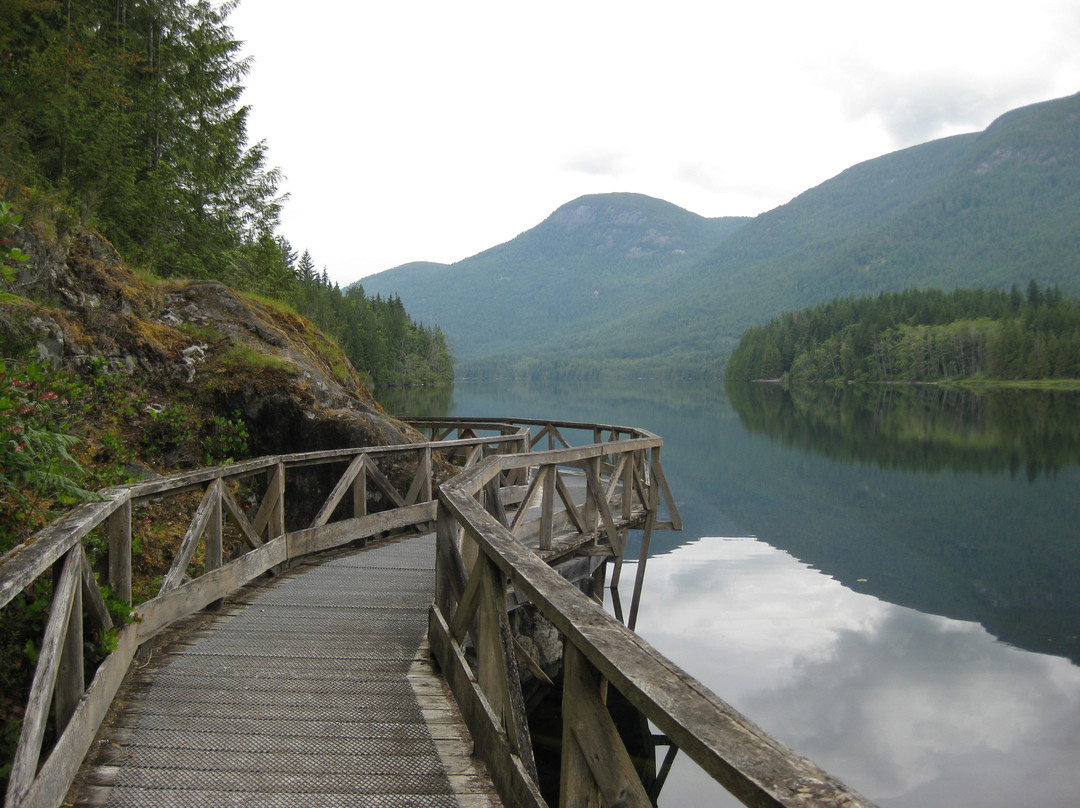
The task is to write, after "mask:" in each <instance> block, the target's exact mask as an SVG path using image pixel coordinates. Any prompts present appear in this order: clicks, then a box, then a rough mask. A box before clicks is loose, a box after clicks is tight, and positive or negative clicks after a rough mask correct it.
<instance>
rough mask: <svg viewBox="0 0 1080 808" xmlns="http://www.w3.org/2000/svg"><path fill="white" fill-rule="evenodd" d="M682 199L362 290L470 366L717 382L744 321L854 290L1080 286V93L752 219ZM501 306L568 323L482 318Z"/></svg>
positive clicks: (644, 204) (624, 202) (600, 213)
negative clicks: (519, 326)
mask: <svg viewBox="0 0 1080 808" xmlns="http://www.w3.org/2000/svg"><path fill="white" fill-rule="evenodd" d="M792 137H794V138H797V137H798V135H797V134H793V135H792ZM672 207H673V206H670V205H666V204H665V203H661V202H659V200H649V199H647V198H643V197H640V196H635V195H629V194H608V195H603V196H596V197H585V198H582V199H580V200H576V201H575V202H573V203H569V204H568V205H565V206H563V208H560V210H559V211H556V212H555V213H554V214H552V216H551V217H549V218H548V219H547V220H545V221H544V222H543V223H541V224H539V225H537V226H536V227H535V228H533V229H532V230H529V231H527V232H525V233H523V234H521V235H520V236H518V237H517V238H515V239H513V240H512V241H510V242H507V243H506V244H504V245H501V246H500V247H498V248H493V249H491V250H487V251H485V252H483V253H480V254H479V255H476V256H473V257H471V258H466V259H464V260H462V261H459V262H457V263H455V264H452V265H449V266H446V265H437V264H411V265H405V266H404V267H400V268H398V269H392V270H388V271H387V272H385V273H381V274H380V275H377V276H373V277H371V278H366V279H365V287H366V288H367V289H369V290H377V291H380V292H382V293H383V294H389V293H395V294H399V295H400V296H401V299H402V301H403V302H404V304H405V307H406V308H407V309H408V310H409V311H410V312H413V313H414V314H415V315H417V316H419V317H421V318H422V319H423V320H424V321H425V322H427V323H438V324H439V325H440V326H441V327H442V328H443V329H444V330H445V331H446V333H447V336H448V338H449V339H451V340H452V341H453V342H454V343H455V345H457V346H460V354H459V358H460V360H461V373H462V374H464V375H482V374H491V375H507V374H511V375H516V376H521V375H529V376H534V377H542V376H548V377H553V376H585V377H588V376H592V375H599V374H607V375H613V376H614V375H620V376H632V377H637V376H675V377H682V378H701V377H703V376H705V377H717V376H720V375H721V372H722V369H723V367H724V364H725V362H726V361H727V358H728V356H729V355H730V353H731V351H732V350H733V349H734V347H735V345H736V344H737V343H738V340H739V337H740V335H741V334H742V332H743V331H744V330H745V329H746V328H748V327H749V326H752V325H758V324H761V323H764V322H767V321H768V320H769V319H770V318H772V317H776V316H777V315H779V314H780V313H781V312H784V311H795V310H797V309H801V308H804V307H806V306H811V305H817V304H820V303H824V302H826V301H828V300H832V299H834V298H841V297H846V296H848V295H852V294H855V295H860V296H861V295H873V294H877V293H879V292H885V291H901V290H904V289H931V288H933V289H942V290H946V291H947V290H951V289H964V288H993V289H1000V290H1004V291H1005V292H1008V290H1009V288H1010V286H1011V285H1012V284H1016V285H1017V286H1019V287H1020V289H1021V290H1023V289H1025V288H1026V285H1027V283H1028V281H1029V280H1030V279H1033V278H1034V279H1035V280H1036V281H1037V282H1038V283H1039V284H1040V286H1042V287H1044V288H1045V287H1053V286H1056V287H1057V288H1059V289H1060V290H1061V292H1062V293H1063V294H1065V295H1073V296H1076V295H1080V228H1077V226H1076V222H1077V211H1078V210H1080V95H1072V96H1069V97H1066V98H1060V99H1056V100H1052V101H1046V102H1043V103H1040V104H1033V105H1031V106H1027V107H1023V108H1021V109H1016V110H1013V111H1011V112H1008V113H1006V114H1005V115H1002V116H1001V117H1000V118H998V119H997V120H996V121H994V122H993V123H992V124H991V125H990V126H988V127H987V128H986V129H985V130H984V131H982V132H974V133H971V134H965V135H957V136H954V137H949V138H943V139H940V140H934V141H931V142H929V143H924V144H921V145H918V146H914V147H911V148H908V149H903V150H901V151H897V152H893V153H891V154H886V155H883V156H881V157H877V158H875V159H872V160H868V161H866V162H863V163H859V164H857V165H854V166H852V167H851V168H849V169H847V170H845V171H843V172H841V173H840V174H838V175H837V176H835V177H833V178H832V179H830V180H828V181H826V182H824V183H822V184H821V185H819V186H817V187H815V188H811V189H809V190H807V191H805V192H804V193H802V194H800V195H799V196H797V197H796V198H794V199H792V200H791V201H790V202H789V203H787V204H785V205H781V206H780V207H778V208H775V209H773V210H770V211H767V212H765V213H762V214H761V215H759V216H756V217H754V218H753V219H745V218H730V219H706V220H702V219H701V217H698V216H696V215H695V214H692V213H690V212H688V211H679V210H677V209H676V210H672ZM590 211H593V212H595V214H596V215H595V216H589V215H586V214H588V213H589V212H590ZM570 226H573V228H574V229H573V230H572V231H571V230H569V227H570ZM609 236H610V237H611V238H610V239H609V238H608V237H609ZM608 245H611V246H613V247H615V248H616V249H609V248H608ZM635 248H636V249H635ZM436 290H437V291H436ZM508 301H513V303H512V304H510V303H508ZM519 301H520V302H519ZM459 302H460V303H461V308H460V310H459V308H458V306H457V304H458V303H459ZM507 310H513V311H515V317H518V316H519V314H520V316H521V318H522V322H524V323H528V324H529V325H530V326H531V325H532V324H533V323H535V322H536V321H538V320H540V319H541V317H542V316H549V317H551V318H558V319H557V321H556V320H554V319H552V320H551V321H543V323H542V325H541V326H540V327H539V328H535V327H531V328H528V329H527V332H526V333H525V334H513V335H507V334H506V333H505V330H503V329H498V328H495V329H492V328H489V327H487V326H482V327H481V328H477V324H478V323H480V324H486V323H499V322H501V320H502V318H503V317H504V316H505V312H506V311H507ZM460 312H467V316H466V315H465V314H462V313H460ZM466 331H467V332H468V333H466Z"/></svg>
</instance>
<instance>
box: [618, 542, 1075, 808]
mask: <svg viewBox="0 0 1080 808" xmlns="http://www.w3.org/2000/svg"><path fill="white" fill-rule="evenodd" d="M628 577H629V578H630V580H632V576H628ZM623 580H624V581H626V580H627V577H624V579H623ZM623 596H624V598H625V597H629V591H628V590H624V592H623ZM644 602H645V603H646V604H647V605H649V608H645V609H643V611H642V614H641V617H640V619H639V623H638V630H639V632H640V633H641V634H642V635H643V636H645V637H647V638H648V639H649V641H650V642H651V643H652V644H653V645H654V646H656V647H657V648H658V649H659V650H660V651H662V652H663V653H665V654H666V655H668V656H669V657H671V658H672V659H673V660H674V661H676V662H678V663H680V664H681V665H683V666H684V667H687V668H688V669H689V670H691V671H692V672H693V673H694V675H695V676H697V677H698V678H700V679H701V680H703V681H705V682H707V683H710V684H711V685H712V686H713V687H717V686H718V685H719V686H720V687H721V688H722V689H721V690H720V692H721V693H722V695H723V697H724V698H725V700H727V701H729V702H730V703H731V704H732V705H733V706H735V707H736V708H737V709H739V710H740V711H742V712H744V713H746V714H747V715H749V716H751V717H752V719H753V720H754V721H755V722H757V723H758V724H760V725H761V726H762V727H764V728H765V729H766V730H768V731H769V732H771V733H773V734H774V735H776V737H778V738H779V739H780V740H782V741H784V742H785V743H787V744H789V745H791V746H792V747H794V748H796V749H798V751H799V752H800V753H801V754H804V755H806V756H808V757H810V758H811V759H812V760H814V761H815V762H816V763H818V764H819V765H821V766H823V767H824V768H825V769H826V770H828V771H830V772H831V773H833V774H835V775H837V776H838V777H840V778H841V779H843V780H845V781H846V782H848V783H849V784H850V785H852V786H853V787H855V788H856V789H858V790H860V791H862V792H864V793H866V794H868V795H870V796H871V797H872V798H873V799H874V800H875V801H877V802H879V803H880V804H881V805H883V806H896V807H897V808H900V807H901V806H920V807H921V806H928V805H934V806H952V805H956V806H961V805H963V806H967V805H972V804H977V805H982V806H991V807H993V806H1001V807H1002V808H1005V806H1016V805H1055V806H1056V805H1060V806H1064V805H1070V804H1074V803H1075V800H1076V798H1077V796H1078V795H1080V770H1078V769H1077V767H1075V766H1074V765H1072V764H1071V763H1070V761H1072V760H1073V759H1074V758H1075V754H1076V751H1077V749H1078V748H1080V709H1078V708H1080V668H1077V667H1076V666H1074V665H1071V664H1069V663H1068V662H1067V661H1066V660H1064V659H1061V658H1059V657H1053V656H1047V655H1039V654H1031V653H1026V652H1024V651H1021V650H1019V649H1016V648H1012V647H1010V646H1007V645H1004V644H1002V643H1000V642H998V641H996V640H995V639H994V638H993V637H992V636H991V635H990V634H989V633H987V632H986V631H985V630H984V629H983V628H982V627H981V626H979V625H978V624H975V623H969V622H963V621H958V620H950V619H948V618H944V617H938V616H934V615H928V614H922V613H920V612H917V611H914V610H912V609H907V608H904V607H900V606H896V605H893V604H890V603H886V602H884V601H881V600H879V599H877V598H874V597H872V596H869V595H863V594H858V593H856V592H852V591H851V590H849V589H847V588H845V587H844V586H842V585H841V584H840V583H839V582H837V581H835V580H833V579H831V578H829V577H827V576H826V575H824V574H822V573H819V572H816V571H814V570H812V569H810V568H808V567H807V566H806V565H805V564H802V563H800V562H798V561H796V560H795V559H794V558H792V557H791V556H790V555H788V554H787V553H784V552H782V551H780V550H777V549H775V548H772V547H770V546H768V545H767V544H765V543H764V542H760V541H757V540H755V539H752V538H744V539H717V538H703V539H701V540H699V541H695V542H691V543H689V544H686V545H684V546H682V547H680V548H678V549H677V550H675V551H673V552H671V553H668V554H665V555H663V556H658V557H654V558H652V559H651V560H650V561H649V569H648V574H647V575H646V582H645V593H644ZM710 792H712V793H710ZM706 793H708V794H709V800H710V802H712V801H715V803H714V804H717V805H727V804H730V805H734V804H736V803H735V802H734V801H733V800H731V799H730V798H727V797H725V796H722V795H721V794H719V793H716V792H715V791H714V790H713V787H712V785H711V784H710V783H709V782H708V780H707V778H705V777H704V775H701V774H700V773H698V772H696V771H695V769H694V767H693V766H691V765H688V764H687V763H686V762H685V761H684V762H683V765H682V766H681V769H680V771H679V772H677V773H676V775H675V776H673V778H672V781H671V782H670V783H669V785H668V786H667V787H666V790H665V794H664V798H663V799H662V804H666V805H693V804H702V796H703V794H706Z"/></svg>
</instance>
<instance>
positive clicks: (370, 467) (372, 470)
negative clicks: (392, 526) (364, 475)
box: [364, 455, 405, 508]
mask: <svg viewBox="0 0 1080 808" xmlns="http://www.w3.org/2000/svg"><path fill="white" fill-rule="evenodd" d="M364 468H366V469H367V472H368V474H369V475H370V477H371V480H372V482H374V483H375V485H376V486H377V487H378V488H379V490H380V491H382V492H383V493H384V494H386V496H388V497H389V498H390V501H391V502H393V503H394V505H396V506H397V507H399V508H404V507H405V500H404V499H403V498H402V496H401V494H399V493H398V490H397V489H396V488H394V484H393V483H392V482H390V480H389V479H387V477H386V475H385V474H383V473H382V469H380V468H379V467H378V466H377V465H375V461H374V460H372V459H371V457H370V456H368V455H364Z"/></svg>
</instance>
